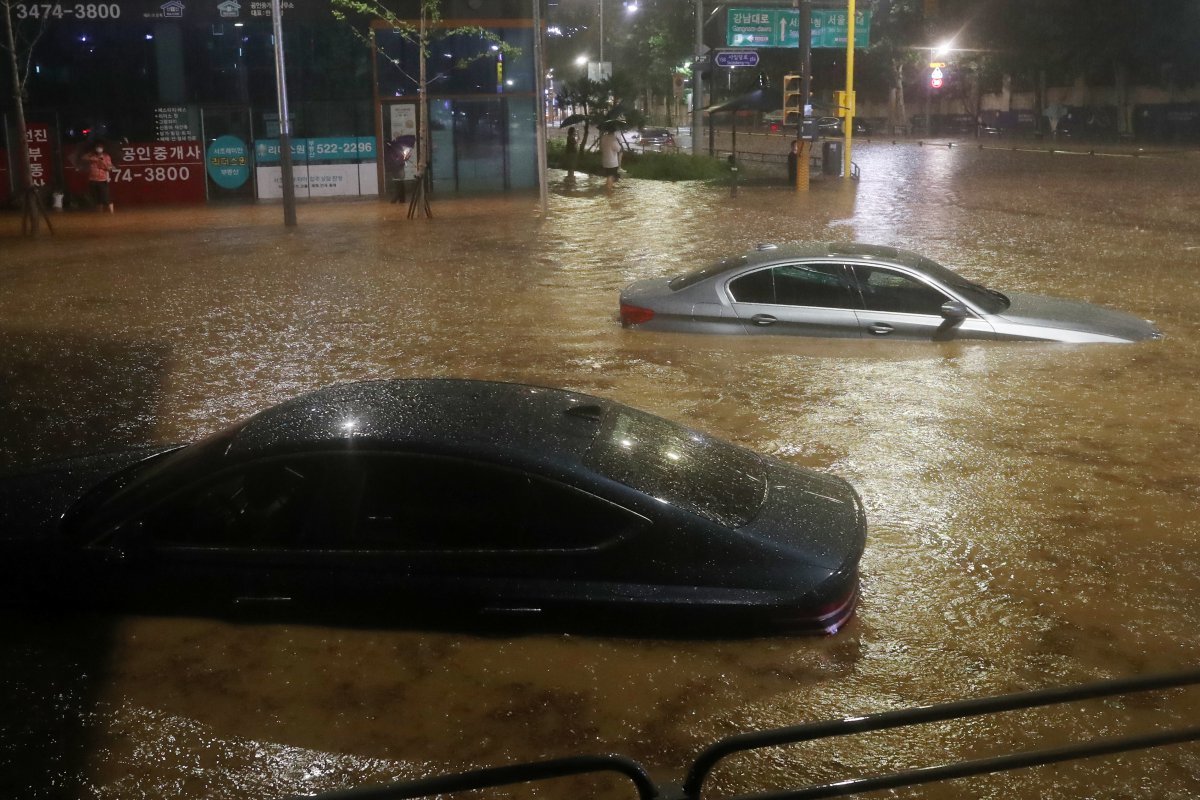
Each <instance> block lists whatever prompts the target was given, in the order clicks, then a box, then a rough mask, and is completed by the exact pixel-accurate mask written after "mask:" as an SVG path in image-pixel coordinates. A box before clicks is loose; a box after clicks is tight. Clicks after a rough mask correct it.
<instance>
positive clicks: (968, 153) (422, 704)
mask: <svg viewBox="0 0 1200 800" xmlns="http://www.w3.org/2000/svg"><path fill="white" fill-rule="evenodd" d="M855 156H856V160H857V161H858V162H859V163H860V164H861V166H862V170H863V180H862V182H861V184H859V185H858V186H857V187H854V186H847V187H842V186H839V185H836V184H828V183H826V184H815V185H814V187H813V190H812V191H811V192H810V193H809V194H807V195H796V194H795V193H793V192H792V191H790V190H788V189H784V188H780V189H771V188H757V187H756V188H743V189H742V191H741V193H740V196H739V197H737V198H736V199H733V200H731V199H730V198H729V196H728V192H727V190H721V189H710V188H706V187H703V186H698V185H690V184H682V185H671V184H657V183H649V182H636V181H628V180H627V181H622V182H621V185H620V186H619V188H618V190H617V191H616V192H615V193H614V194H613V195H612V196H611V197H610V196H608V195H606V194H605V193H604V192H603V189H602V185H603V184H602V182H601V181H599V180H595V181H591V182H589V181H588V180H586V179H585V180H584V181H582V182H581V183H580V184H579V185H577V186H574V187H569V186H566V185H564V183H563V181H562V175H561V174H552V175H553V179H554V183H553V186H552V192H551V199H550V211H549V213H548V214H547V215H545V216H544V217H543V216H542V215H541V214H540V213H539V212H538V210H537V208H536V203H535V201H534V200H531V199H529V198H520V199H516V200H513V199H508V200H503V199H487V200H470V201H466V200H454V201H441V202H435V205H434V212H435V213H436V214H437V215H438V216H437V217H436V218H435V219H433V220H430V221H415V222H410V221H406V220H404V219H403V209H401V207H399V206H396V205H389V204H385V203H375V202H358V203H341V204H321V205H310V206H302V207H301V208H300V214H299V216H300V226H299V228H298V229H296V230H293V231H287V230H285V229H284V228H283V226H282V224H281V219H282V213H281V211H280V209H278V208H276V207H254V208H219V207H218V208H204V209H188V210H158V209H153V210H142V211H127V210H124V209H119V210H118V213H117V214H116V215H114V216H112V217H108V216H103V215H98V214H97V215H90V214H69V215H65V216H61V217H57V218H56V219H55V222H56V225H57V226H58V229H59V235H58V236H56V237H55V238H54V239H45V240H42V241H38V242H35V243H29V242H25V241H21V240H19V239H18V238H17V237H16V236H14V235H12V231H13V229H15V228H16V226H17V224H18V220H17V219H16V218H14V217H7V218H3V219H0V225H2V226H3V233H0V282H2V289H0V374H2V376H3V385H2V386H0V400H3V404H4V415H3V419H2V420H0V464H3V466H5V467H13V466H19V465H22V464H26V463H30V462H32V461H33V460H35V459H37V458H43V457H50V456H54V455H59V454H64V453H70V452H75V451H78V450H81V449H94V448H99V447H105V446H111V445H119V444H124V443H134V442H174V441H190V440H193V439H196V438H198V437H200V436H202V435H204V434H207V433H209V432H211V431H214V430H217V429H219V428H221V427H223V426H224V425H226V424H228V423H231V422H233V421H235V420H238V419H241V418H244V417H245V416H247V415H249V414H251V413H253V412H255V411H257V410H260V409H262V408H265V407H267V406H269V405H272V404H274V403H276V402H279V401H281V400H283V399H286V398H288V397H291V396H293V395H295V394H297V393H299V392H302V391H306V390H309V389H315V388H318V387H321V386H325V385H328V384H331V383H335V382H340V381H350V380H360V379H368V378H385V377H411V376H459V377H472V378H487V379H497V380H513V381H523V382H529V383H536V384H545V385H554V386H560V387H563V388H568V389H574V390H580V391H584V392H590V393H593V394H598V395H602V396H605V397H610V398H613V399H615V400H619V401H621V402H625V403H629V404H631V405H633V406H636V407H639V408H642V409H645V410H647V411H650V412H654V413H657V414H661V415H663V416H666V417H669V418H671V419H673V420H676V421H679V422H682V423H685V424H687V425H690V426H693V427H697V428H700V429H703V430H705V431H708V432H711V433H713V434H716V435H719V436H722V437H725V438H727V439H730V440H732V441H735V442H738V443H739V444H743V445H746V446H748V447H751V448H754V449H756V450H759V451H762V452H767V453H771V454H773V455H776V456H778V457H781V458H783V459H786V460H788V461H790V462H792V463H795V464H798V465H802V466H805V467H812V468H817V469H822V470H828V471H831V472H834V473H836V474H838V475H840V476H842V477H844V478H847V479H848V480H850V481H851V482H852V483H853V484H854V485H855V486H856V488H857V489H858V490H859V492H860V493H861V495H862V497H863V500H864V503H865V504H866V507H867V513H868V521H869V524H870V538H869V540H868V547H867V553H866V556H865V558H864V561H863V565H862V566H863V594H864V598H863V604H862V607H861V609H860V611H859V613H858V616H857V618H856V619H855V620H854V621H853V622H852V623H851V624H850V625H849V626H848V627H847V628H846V629H845V630H844V631H843V632H842V633H839V634H838V635H836V636H833V637H829V638H795V639H793V638H771V639H758V640H750V641H701V642H696V641H682V642H681V641H652V640H631V639H605V638H590V637H582V636H549V635H546V636H526V637H501V636H494V637H489V636H472V635H464V634H461V633H437V632H419V631H376V630H349V629H336V628H323V627H314V626H303V625H234V624H226V623H221V622H215V621H209V620H191V619H183V620H178V619H153V618H117V619H111V618H82V619H72V620H63V621H57V622H52V623H47V622H44V621H33V620H11V621H10V622H9V623H8V627H9V628H10V631H9V632H8V636H7V637H6V638H7V639H8V643H6V647H5V650H4V652H3V654H0V686H2V688H0V714H2V716H0V796H3V797H14V798H18V797H19V798H38V797H71V798H74V797H79V798H113V799H114V800H115V798H122V800H124V799H125V798H140V797H147V798H153V797H175V798H230V800H242V799H243V798H245V799H246V800H248V799H249V798H264V797H277V796H285V795H288V794H291V793H313V792H317V791H322V790H331V789H335V788H341V787H349V786H355V785H365V784H372V783H378V782H382V781H386V780H391V779H399V778H414V777H422V776H427V775H434V774H438V773H441V772H445V771H449V770H457V769H468V768H473V767H480V766H490V765H497V764H503V763H507V762H511V761H514V760H525V759H536V758H544V757H554V756H563V755H569V754H576V753H600V752H620V753H624V754H627V755H629V756H632V757H633V758H635V759H637V760H639V761H642V762H643V763H645V764H647V765H648V766H649V767H650V768H651V769H652V771H653V772H654V774H655V776H656V777H658V778H661V779H663V780H679V779H681V778H682V771H683V769H684V768H685V766H686V764H687V763H688V761H689V760H690V759H691V758H692V757H694V755H695V754H696V753H697V752H698V751H699V750H700V749H701V748H702V747H703V746H704V745H706V744H707V743H709V742H711V741H712V740H713V739H715V738H718V737H720V736H724V735H728V734H731V733H736V732H741V731H747V730H752V729H757V728H764V727H770V726H779V725H787V724H796V723H800V722H809V721H819V720H824V719H828V718H834V717H840V716H843V715H848V714H857V713H869V712H876V711H885V710H891V709H896V708H903V707H908V706H913V705H923V704H929V703H936V702H942V701H947V700H952V699H958V698H964V697H979V696H985V695H989V694H996V693H1002V692H1009V691H1019V690H1025V689H1035V688H1043V687H1049V686H1056V685H1062V684H1068V683H1074V682H1081V681H1088V680H1094V679H1100V678H1107V677H1118V676H1129V675H1134V674H1139V673H1144V672H1155V671H1167V670H1175V669H1182V668H1186V667H1194V666H1196V665H1197V663H1200V658H1198V654H1197V633H1196V632H1197V630H1198V629H1200V550H1198V548H1197V545H1196V539H1197V536H1198V535H1200V400H1198V399H1197V398H1198V397H1200V393H1198V389H1200V324H1198V323H1197V314H1196V311H1195V308H1196V303H1197V299H1198V298H1200V192H1198V191H1197V190H1196V187H1197V186H1198V185H1200V157H1197V156H1195V155H1192V156H1190V157H1189V156H1168V157H1163V158H1138V159H1133V158H1104V157H1100V156H1069V155H1049V154H1046V153H1018V152H1005V151H980V150H977V149H971V148H962V147H958V148H947V147H938V148H934V147H917V146H915V145H906V146H891V145H885V144H872V145H865V146H859V147H857V148H856V150H855ZM813 239H818V240H850V239H855V240H861V241H868V242H874V243H880V244H890V245H896V246H900V247H906V248H910V249H914V250H919V251H921V252H922V253H924V254H926V255H929V256H930V257H932V258H934V259H935V260H938V261H941V262H943V263H946V264H948V265H950V266H952V267H954V268H956V269H957V270H958V271H960V272H962V273H963V274H965V275H966V276H967V277H970V278H973V279H976V280H979V281H982V282H984V283H986V284H989V285H991V286H994V287H995V288H998V289H1001V290H1012V291H1026V292H1035V293H1044V294H1053V295H1057V296H1062V297H1068V298H1072V299H1079V300H1087V301H1091V302H1096V303H1101V304H1105V305H1110V306H1114V307H1118V308H1122V309H1125V310H1128V311H1130V312H1133V313H1135V314H1137V315H1139V316H1142V317H1147V318H1150V319H1153V320H1155V321H1156V322H1157V323H1158V324H1159V326H1160V327H1161V328H1162V329H1163V330H1164V332H1165V333H1166V335H1167V338H1166V339H1165V340H1164V341H1162V342H1151V343H1144V344H1137V345H1119V346H1107V345H1093V346H1087V347H1071V346H1057V345H1053V346H1052V345H1038V344H1018V343H1013V344H987V343H940V344H909V343H902V342H877V341H863V342H853V341H844V340H839V341H820V340H786V339H773V338H755V339H753V340H751V339H750V337H746V338H745V339H735V338H718V337H707V336H684V335H677V334H650V333H640V332H631V331H625V330H622V329H621V328H620V326H619V324H618V323H617V321H616V297H617V291H618V290H619V289H620V287H621V286H623V285H624V284H626V283H628V282H629V281H632V280H634V279H637V278H642V277H650V276H656V275H661V274H671V273H676V272H679V271H682V270H683V269H685V268H691V267H693V266H696V265H699V264H703V263H706V262H708V261H709V260H711V259H712V258H713V257H714V256H716V255H719V254H724V253H727V252H730V251H737V250H741V249H744V248H746V247H749V246H751V245H753V244H754V243H755V242H759V241H774V242H790V241H804V240H813ZM1085 712H1086V713H1085ZM1198 714H1200V690H1193V691H1191V692H1170V693H1158V694H1153V695H1147V696H1146V697H1137V698H1133V699H1130V700H1127V701H1123V702H1119V703H1109V704H1099V703H1090V704H1082V705H1077V706H1075V707H1072V708H1071V709H1067V710H1060V711H1042V712H1037V713H1034V712H1022V713H1016V714H1009V715H1004V716H1002V717H1000V718H997V719H994V720H982V721H973V722H967V723H958V724H951V725H935V726H927V727H925V728H921V729H917V730H916V731H912V732H908V733H904V734H874V735H869V736H865V737H858V738H857V739H853V740H846V741H836V742H833V743H825V744H822V745H820V746H819V747H816V746H805V747H793V748H786V749H779V750H768V751H764V752H762V753H760V754H758V755H755V756H752V757H751V756H747V757H739V758H736V759H732V760H730V761H729V762H728V764H727V766H725V767H723V768H721V769H720V770H719V771H718V772H717V773H716V775H715V776H714V781H713V783H712V787H713V789H714V790H715V794H712V795H711V796H724V795H726V794H732V793H738V792H744V791H749V790H761V789H769V788H779V787H783V786H786V785H788V784H789V782H791V783H792V784H795V783H807V782H815V781H824V780H836V779H842V778H850V777H855V776H858V775H861V774H864V773H867V772H874V773H879V772H890V771H893V770H898V769H903V768H907V767H918V766H926V765H931V764H936V763H942V762H943V761H946V760H949V759H954V758H966V757H982V756H987V755H992V754H996V753H999V752H1005V751H1006V750H1007V749H1010V748H1018V749H1025V748H1027V747H1029V746H1032V745H1033V744H1037V743H1048V744H1054V745H1058V744H1064V743H1067V742H1069V741H1073V740H1076V739H1080V738H1092V737H1111V736H1117V735H1122V734H1128V733H1134V732H1143V731H1146V730H1149V729H1153V728H1154V727H1156V726H1160V725H1166V724H1172V723H1173V724H1175V725H1177V726H1178V725H1181V724H1184V723H1188V722H1190V721H1192V720H1194V719H1196V717H1197V716H1198ZM1031 737H1032V738H1031ZM590 791H591V792H595V794H596V795H598V796H604V797H630V796H632V794H631V793H630V791H629V789H628V786H627V785H622V784H619V783H616V782H609V783H604V782H599V783H591V782H587V781H582V782H577V783H576V782H566V783H557V784H547V785H545V786H543V787H541V789H540V790H538V791H536V792H534V793H533V794H534V795H536V796H544V797H566V796H583V795H584V794H586V793H587V792H590ZM964 795H967V796H972V797H979V798H1011V797H1033V796H1037V797H1039V798H1069V797H1082V796H1102V797H1129V798H1187V797H1194V796H1197V795H1200V749H1198V748H1197V747H1196V746H1195V745H1186V746H1177V747H1168V748H1162V749H1159V750H1155V751H1149V752H1146V753H1140V754H1130V755H1125V756H1120V757H1112V758H1107V759H1101V760H1093V761H1088V762H1083V763H1079V764H1067V765H1062V766H1057V767H1049V768H1041V769H1037V770H1029V771H1025V772H1021V773H1013V774H1009V775H1005V776H993V777H989V778H981V779H971V780H969V781H961V782H958V783H955V784H949V785H945V786H930V787H925V788H923V789H920V790H912V791H909V792H908V793H900V794H896V795H887V796H904V797H929V798H952V797H960V796H964ZM496 796H509V795H507V794H505V795H496ZM526 796H528V795H526Z"/></svg>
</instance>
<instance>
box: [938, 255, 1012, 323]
mask: <svg viewBox="0 0 1200 800" xmlns="http://www.w3.org/2000/svg"><path fill="white" fill-rule="evenodd" d="M920 268H921V270H922V271H923V272H925V273H926V274H927V275H929V276H930V277H931V278H935V279H937V280H939V281H941V282H942V283H944V284H945V285H946V286H949V287H950V288H951V289H953V290H954V291H956V292H958V293H959V294H961V295H962V296H963V297H965V298H966V299H967V300H969V301H970V302H972V303H974V304H975V305H976V306H978V307H979V308H981V309H982V310H983V311H984V312H986V313H988V314H999V313H1000V312H1001V311H1003V310H1005V309H1006V308H1008V307H1009V306H1010V305H1012V304H1011V303H1010V302H1009V299H1008V298H1007V297H1005V296H1004V295H1003V294H1001V293H1000V292H997V291H996V290H995V289H989V288H987V287H986V286H983V285H982V284H978V283H975V282H974V281H969V280H967V279H966V278H964V277H963V276H962V275H959V274H958V273H957V272H952V271H950V270H948V269H946V268H945V267H943V266H942V265H941V264H939V263H937V262H936V261H931V260H930V259H928V258H922V259H921V261H920Z"/></svg>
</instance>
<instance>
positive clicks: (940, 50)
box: [925, 39, 954, 136]
mask: <svg viewBox="0 0 1200 800" xmlns="http://www.w3.org/2000/svg"><path fill="white" fill-rule="evenodd" d="M953 50H954V40H953V39H951V40H949V41H945V42H942V43H941V44H939V45H936V46H935V47H931V48H929V69H931V70H933V69H937V67H935V66H933V65H934V64H935V63H936V62H937V60H938V58H940V57H943V56H948V55H950V53H951V51H953ZM935 80H937V82H938V85H937V86H936V87H935V86H934V81H935ZM935 88H938V89H940V88H941V77H940V76H938V77H936V78H935V77H934V76H933V75H932V74H931V75H930V79H929V80H928V81H926V82H925V135H926V136H932V135H933V124H932V122H931V121H930V116H929V107H930V106H932V105H933V90H934V89H935Z"/></svg>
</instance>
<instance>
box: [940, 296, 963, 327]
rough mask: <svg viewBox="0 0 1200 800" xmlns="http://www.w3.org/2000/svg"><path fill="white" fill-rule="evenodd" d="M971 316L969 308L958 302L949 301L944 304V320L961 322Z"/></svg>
mask: <svg viewBox="0 0 1200 800" xmlns="http://www.w3.org/2000/svg"><path fill="white" fill-rule="evenodd" d="M969 315H970V312H969V311H967V307H966V306H965V305H963V304H962V303H960V302H959V301H958V300H947V301H946V302H944V303H942V319H946V320H951V321H954V322H961V321H962V320H964V319H966V318H967V317H968V316H969Z"/></svg>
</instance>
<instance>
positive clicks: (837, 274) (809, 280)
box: [774, 264, 858, 308]
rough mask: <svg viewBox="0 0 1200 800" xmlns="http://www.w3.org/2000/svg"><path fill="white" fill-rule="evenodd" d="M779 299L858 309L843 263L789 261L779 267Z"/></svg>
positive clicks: (776, 284)
mask: <svg viewBox="0 0 1200 800" xmlns="http://www.w3.org/2000/svg"><path fill="white" fill-rule="evenodd" d="M774 272H775V302H776V303H779V304H781V305H789V306H812V307H816V308H856V307H857V306H858V301H857V300H855V298H854V292H853V291H852V290H851V288H850V277H849V276H848V275H847V274H846V268H845V267H844V266H842V265H841V264H787V265H785V266H782V267H776V268H775V270H774Z"/></svg>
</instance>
